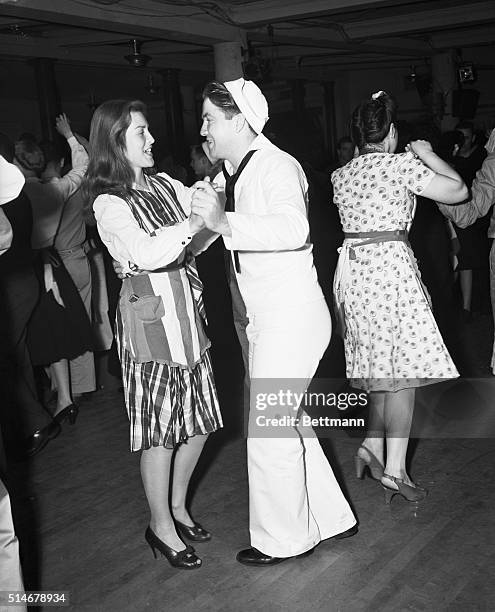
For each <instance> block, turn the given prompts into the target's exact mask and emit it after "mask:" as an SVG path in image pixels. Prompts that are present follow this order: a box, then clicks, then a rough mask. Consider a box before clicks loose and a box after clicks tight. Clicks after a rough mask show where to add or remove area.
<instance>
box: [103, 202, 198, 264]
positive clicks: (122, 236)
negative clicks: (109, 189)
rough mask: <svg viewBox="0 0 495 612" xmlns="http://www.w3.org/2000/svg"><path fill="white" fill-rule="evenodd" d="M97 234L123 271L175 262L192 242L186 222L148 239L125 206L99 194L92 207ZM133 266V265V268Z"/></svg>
mask: <svg viewBox="0 0 495 612" xmlns="http://www.w3.org/2000/svg"><path fill="white" fill-rule="evenodd" d="M93 209H94V212H95V218H96V223H97V226H98V232H99V234H100V236H101V239H102V241H103V243H104V244H105V246H106V247H107V249H108V251H109V252H110V255H111V256H112V257H113V258H114V259H116V260H117V261H118V262H119V263H121V264H122V265H123V266H124V267H125V268H126V269H128V268H133V267H134V266H137V267H138V268H140V269H141V270H156V269H157V268H161V267H163V266H166V265H168V264H170V263H172V262H173V261H175V260H176V259H177V258H178V257H179V255H180V254H181V253H182V251H183V250H184V249H185V247H186V246H187V245H188V244H189V243H190V242H191V240H192V233H191V228H190V226H189V219H185V220H184V221H182V222H181V223H177V224H175V225H172V226H168V227H163V228H161V229H160V230H158V231H157V232H156V235H154V236H153V235H150V234H148V233H147V232H146V231H144V230H143V229H141V228H140V227H139V225H138V223H137V221H136V219H135V218H134V215H133V214H132V212H131V209H130V208H129V206H128V205H127V204H126V202H125V201H124V200H123V199H122V198H119V197H117V196H113V195H109V194H103V195H100V196H98V197H97V198H96V200H95V201H94V204H93ZM133 264H134V265H133Z"/></svg>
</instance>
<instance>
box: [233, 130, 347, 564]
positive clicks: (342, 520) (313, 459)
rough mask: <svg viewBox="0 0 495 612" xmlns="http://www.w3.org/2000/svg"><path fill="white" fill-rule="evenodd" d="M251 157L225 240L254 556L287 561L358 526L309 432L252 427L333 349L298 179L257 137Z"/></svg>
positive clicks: (287, 159)
mask: <svg viewBox="0 0 495 612" xmlns="http://www.w3.org/2000/svg"><path fill="white" fill-rule="evenodd" d="M250 150H255V151H256V152H255V153H254V154H253V156H252V157H251V159H250V160H249V162H248V163H247V165H246V166H245V167H244V169H243V170H242V172H241V173H240V175H239V177H238V179H237V181H236V183H235V188H234V196H235V197H234V200H235V212H226V215H227V219H228V223H229V225H230V228H231V233H232V235H231V237H225V236H224V238H223V240H224V243H225V246H226V248H227V249H228V250H230V251H231V252H232V254H233V259H235V262H234V266H233V267H234V269H235V268H236V267H237V270H236V280H237V283H238V286H239V290H240V293H241V295H242V298H243V300H244V303H245V306H246V311H247V316H248V320H249V323H248V326H247V329H246V334H247V338H248V341H249V375H250V379H251V414H250V424H249V435H248V442H247V450H248V473H249V510H250V534H251V546H253V547H255V548H257V549H258V550H260V551H262V552H263V553H265V554H267V555H270V556H274V557H291V556H295V555H298V554H301V553H303V552H305V551H307V550H310V549H311V548H313V547H314V546H315V545H316V544H318V543H319V542H320V541H321V540H324V539H326V538H329V537H332V536H334V535H337V534H339V533H341V532H343V531H346V530H347V529H349V528H351V527H352V526H353V525H354V524H355V523H356V519H355V517H354V515H353V513H352V510H351V508H350V507H349V504H348V502H347V500H346V499H345V497H344V495H343V493H342V491H341V489H340V486H339V485H338V483H337V481H336V479H335V476H334V474H333V471H332V468H331V467H330V465H329V463H328V461H327V459H326V457H325V455H324V453H323V451H322V449H321V446H320V444H319V442H318V439H317V438H316V436H315V434H314V431H313V429H312V428H311V427H308V426H306V427H302V426H296V427H281V428H276V429H275V428H271V429H270V430H269V432H270V433H268V434H267V430H266V429H264V428H263V426H260V424H259V422H258V420H257V418H256V417H257V416H259V415H260V414H261V415H266V416H268V415H267V414H266V412H261V411H259V410H258V409H257V394H258V393H259V392H261V390H262V389H263V390H264V391H266V389H267V384H268V387H270V388H271V389H272V390H279V389H281V390H288V389H287V387H292V391H295V390H297V391H298V392H301V391H304V390H305V389H306V388H307V386H308V385H309V383H310V381H311V379H312V377H313V375H314V373H315V372H316V369H317V366H318V363H319V361H320V359H321V357H322V356H323V353H324V351H325V349H326V348H327V346H328V343H329V341H330V336H331V319H330V313H329V311H328V307H327V305H326V302H325V300H324V297H323V293H322V291H321V288H320V286H319V284H318V280H317V276H316V270H315V268H314V265H313V256H312V248H313V247H312V244H311V243H310V242H309V225H308V220H307V188H308V185H307V181H306V177H305V175H304V172H303V170H302V168H301V166H300V165H299V163H298V162H297V161H296V160H295V159H294V158H293V157H291V156H290V155H289V154H287V153H285V152H284V151H281V150H280V149H279V148H278V147H276V146H275V145H273V144H272V143H271V142H270V141H269V140H268V139H267V138H265V136H263V135H259V136H257V137H256V138H255V139H254V141H253V142H252V144H251V147H250ZM246 153H247V151H246ZM225 166H226V169H227V172H228V173H229V174H232V173H233V168H232V166H231V165H230V164H229V163H228V162H225ZM234 252H237V254H236V255H235V257H234ZM289 390H290V389H289ZM276 413H277V416H284V414H285V416H293V415H294V414H296V412H295V411H294V406H291V407H287V406H286V407H283V406H280V405H278V406H277V407H276ZM272 414H273V412H272ZM299 416H300V415H299ZM267 435H269V436H271V437H267Z"/></svg>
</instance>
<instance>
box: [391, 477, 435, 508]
mask: <svg viewBox="0 0 495 612" xmlns="http://www.w3.org/2000/svg"><path fill="white" fill-rule="evenodd" d="M384 479H387V480H390V481H392V482H393V483H395V484H396V485H397V489H394V488H392V487H389V486H387V484H385V483H384V482H383V480H384ZM381 483H382V487H383V489H384V492H385V503H386V504H390V503H391V501H392V498H393V496H394V495H401V496H402V497H403V498H404V499H405V500H407V501H410V502H419V501H421V500H422V499H424V498H425V497H426V495H427V494H428V491H427V490H426V489H423V488H422V487H418V486H417V485H415V484H412V485H411V484H407V483H405V482H404V480H403V479H402V478H397V476H391V475H390V474H385V473H384V474H383V476H382V478H381Z"/></svg>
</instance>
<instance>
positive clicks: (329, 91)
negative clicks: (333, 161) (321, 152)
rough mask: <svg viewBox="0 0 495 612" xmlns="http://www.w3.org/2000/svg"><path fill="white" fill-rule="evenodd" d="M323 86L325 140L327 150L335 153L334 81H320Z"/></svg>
mask: <svg viewBox="0 0 495 612" xmlns="http://www.w3.org/2000/svg"><path fill="white" fill-rule="evenodd" d="M322 86H323V117H324V120H325V128H326V131H325V140H326V143H325V144H326V147H327V149H328V151H330V153H331V154H332V156H333V155H335V150H336V148H337V122H336V120H335V83H334V82H333V81H330V82H325V83H322Z"/></svg>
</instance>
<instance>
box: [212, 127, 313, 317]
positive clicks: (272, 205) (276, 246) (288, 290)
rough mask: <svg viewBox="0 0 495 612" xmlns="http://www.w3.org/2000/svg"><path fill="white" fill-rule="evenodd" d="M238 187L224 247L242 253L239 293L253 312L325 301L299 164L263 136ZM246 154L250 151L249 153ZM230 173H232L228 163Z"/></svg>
mask: <svg viewBox="0 0 495 612" xmlns="http://www.w3.org/2000/svg"><path fill="white" fill-rule="evenodd" d="M252 149H254V150H256V153H254V155H253V156H252V157H251V159H250V160H249V162H248V164H247V165H246V167H245V168H244V170H243V171H242V173H241V175H240V177H239V179H238V180H237V183H236V185H235V212H227V213H226V215H227V219H228V223H229V225H230V229H231V232H232V236H231V237H226V236H224V237H223V240H224V243H225V246H226V248H227V249H229V250H231V251H238V255H239V263H240V273H238V274H237V282H238V284H239V290H240V292H241V294H242V297H243V299H244V302H245V304H246V310H247V312H248V314H249V313H254V312H258V313H260V312H267V311H274V310H280V309H284V308H287V307H288V306H298V305H300V304H307V303H309V302H312V301H315V300H319V299H322V298H323V293H322V291H321V288H320V286H319V284H318V280H317V276H316V270H315V268H314V266H313V256H312V251H313V245H312V244H311V242H310V238H309V224H308V219H307V204H308V201H307V200H308V197H307V193H308V183H307V180H306V176H305V174H304V171H303V169H302V168H301V166H300V164H299V163H298V162H297V160H295V159H294V158H293V157H292V156H291V155H289V154H288V153H286V152H284V151H282V150H281V149H279V148H278V147H276V146H275V145H274V144H272V143H271V142H270V141H269V140H268V139H267V138H266V137H265V136H263V135H262V134H260V135H259V136H257V137H256V138H255V139H254V141H253V142H252V144H251V146H250V148H249V150H252ZM246 153H247V151H246ZM225 166H226V169H227V172H228V173H229V174H232V173H233V168H232V166H231V164H230V163H229V162H225Z"/></svg>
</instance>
